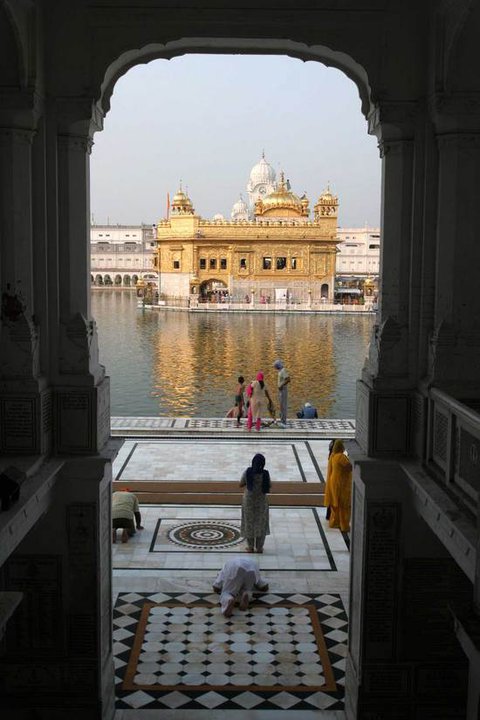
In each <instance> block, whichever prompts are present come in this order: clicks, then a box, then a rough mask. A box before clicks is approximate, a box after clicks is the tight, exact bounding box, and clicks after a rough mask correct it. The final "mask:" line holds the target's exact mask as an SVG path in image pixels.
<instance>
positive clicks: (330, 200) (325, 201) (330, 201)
mask: <svg viewBox="0 0 480 720" xmlns="http://www.w3.org/2000/svg"><path fill="white" fill-rule="evenodd" d="M317 204H320V205H338V198H337V197H336V196H335V195H332V193H331V192H330V185H327V189H326V190H324V191H323V193H322V194H321V195H320V197H319V198H318V203H317Z"/></svg>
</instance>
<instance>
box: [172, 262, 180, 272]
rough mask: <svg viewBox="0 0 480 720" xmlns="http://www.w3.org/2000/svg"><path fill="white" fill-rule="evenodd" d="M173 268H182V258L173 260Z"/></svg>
mask: <svg viewBox="0 0 480 720" xmlns="http://www.w3.org/2000/svg"><path fill="white" fill-rule="evenodd" d="M173 269H174V270H180V260H174V261H173Z"/></svg>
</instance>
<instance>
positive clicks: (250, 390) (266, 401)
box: [227, 359, 318, 432]
mask: <svg viewBox="0 0 480 720" xmlns="http://www.w3.org/2000/svg"><path fill="white" fill-rule="evenodd" d="M273 367H274V368H275V370H277V390H278V404H279V419H278V420H277V419H276V418H275V405H274V402H273V398H272V396H271V395H270V393H269V390H268V388H267V385H266V383H265V374H264V372H263V371H262V370H259V371H258V372H257V374H256V376H255V380H252V382H250V383H249V384H248V385H246V383H245V378H244V377H243V375H239V377H238V378H237V386H236V388H235V399H234V405H233V407H232V408H230V410H229V411H228V413H227V417H228V418H236V420H237V427H240V425H241V421H242V418H243V417H245V415H246V418H247V423H246V427H247V430H251V429H252V427H253V426H254V425H255V429H256V430H257V432H258V431H260V428H261V427H262V418H265V417H266V416H267V413H268V414H269V415H270V417H271V422H270V423H269V424H272V423H274V422H275V424H276V426H277V427H280V428H286V427H287V410H288V385H289V383H290V380H291V377H290V373H289V372H288V370H287V368H286V367H285V365H284V363H283V361H282V360H280V359H279V360H275V362H274V363H273ZM297 417H298V418H305V419H313V418H318V413H317V409H316V408H315V407H314V406H313V405H312V404H311V403H309V402H306V403H305V405H304V406H303V407H302V408H301V410H299V411H298V412H297Z"/></svg>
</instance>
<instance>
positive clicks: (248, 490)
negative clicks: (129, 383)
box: [112, 381, 352, 617]
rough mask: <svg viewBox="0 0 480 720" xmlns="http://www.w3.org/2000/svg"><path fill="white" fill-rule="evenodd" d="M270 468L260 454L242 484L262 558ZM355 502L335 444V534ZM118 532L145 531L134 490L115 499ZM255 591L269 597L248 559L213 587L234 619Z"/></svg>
mask: <svg viewBox="0 0 480 720" xmlns="http://www.w3.org/2000/svg"><path fill="white" fill-rule="evenodd" d="M258 382H260V381H258ZM265 465H266V459H265V456H264V455H262V454H261V453H256V454H255V455H254V456H253V458H252V462H251V464H250V465H249V467H248V468H247V469H246V470H245V471H244V472H243V473H242V475H241V478H240V487H242V488H244V493H243V497H242V508H241V527H240V530H241V533H242V535H243V537H244V538H245V541H246V547H245V551H246V552H247V553H259V554H261V553H263V550H264V544H265V539H266V537H267V535H269V534H270V519H269V502H268V495H269V493H270V491H271V479H270V473H269V471H268V470H267V469H266V467H265ZM351 497H352V465H351V463H350V460H349V459H348V455H347V453H346V450H345V445H344V443H343V441H342V440H339V439H337V440H332V441H331V443H330V446H329V457H328V467H327V479H326V487H325V499H324V504H325V505H326V506H327V519H328V522H329V526H330V527H331V528H338V529H339V530H340V531H342V532H348V531H349V530H350V515H351ZM118 529H122V542H124V543H126V542H128V540H129V538H130V537H131V536H132V535H134V534H135V532H136V530H143V527H142V525H141V515H140V509H139V505H138V499H137V497H136V495H135V494H134V493H133V492H131V491H130V490H124V491H117V492H114V493H113V498H112V539H113V542H116V534H117V530H118ZM255 588H256V589H257V590H259V591H266V590H267V589H268V584H267V582H266V580H265V579H264V578H263V577H262V576H261V575H260V572H259V569H258V566H257V564H256V562H255V561H254V560H253V559H251V558H246V557H239V558H233V559H231V560H228V561H227V562H226V563H225V565H224V567H223V569H222V570H221V571H220V572H219V574H218V576H217V578H216V579H215V581H214V583H213V589H214V590H215V591H216V592H218V593H219V594H220V606H221V610H222V613H223V614H224V615H225V616H226V617H230V616H231V615H232V613H233V611H234V607H235V604H236V603H238V605H239V607H240V609H241V610H246V609H247V608H248V607H249V603H250V601H251V598H252V593H253V591H254V589H255Z"/></svg>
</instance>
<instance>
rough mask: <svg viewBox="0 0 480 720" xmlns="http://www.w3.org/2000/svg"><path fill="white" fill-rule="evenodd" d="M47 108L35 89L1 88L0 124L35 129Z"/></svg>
mask: <svg viewBox="0 0 480 720" xmlns="http://www.w3.org/2000/svg"><path fill="white" fill-rule="evenodd" d="M44 109H45V101H44V98H43V96H42V95H39V94H38V93H37V92H35V91H34V90H25V89H23V90H17V89H12V90H9V89H6V88H1V89H0V126H2V127H17V128H24V129H30V130H34V129H35V128H36V127H37V124H38V121H39V119H40V117H41V115H42V114H43V112H44Z"/></svg>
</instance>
